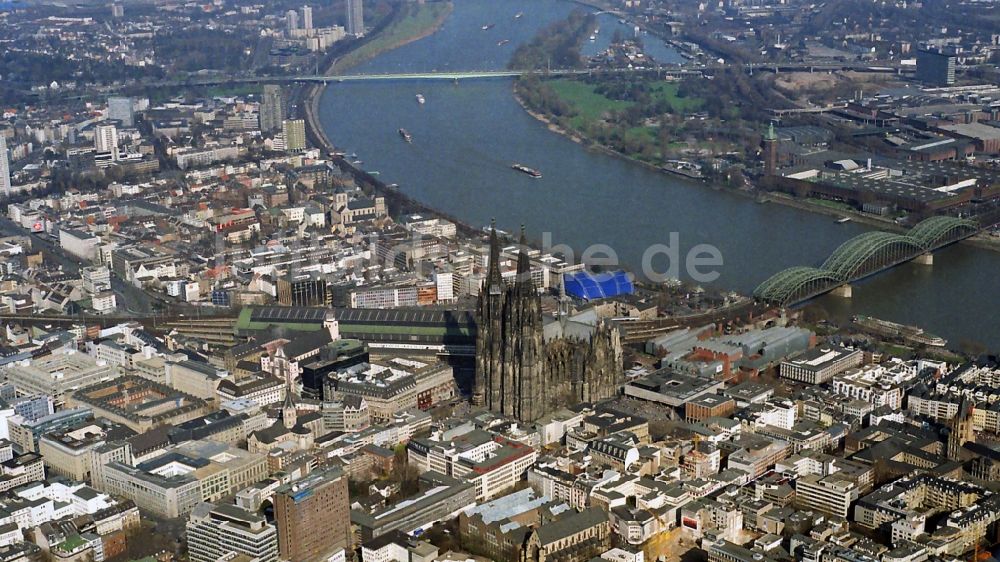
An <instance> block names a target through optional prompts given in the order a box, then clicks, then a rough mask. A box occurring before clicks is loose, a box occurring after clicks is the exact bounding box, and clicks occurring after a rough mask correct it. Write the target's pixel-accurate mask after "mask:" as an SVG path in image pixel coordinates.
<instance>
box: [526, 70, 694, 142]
mask: <svg viewBox="0 0 1000 562" xmlns="http://www.w3.org/2000/svg"><path fill="white" fill-rule="evenodd" d="M546 84H547V85H548V86H549V87H550V88H552V90H553V91H554V92H555V93H556V94H557V95H558V96H559V97H560V98H561V99H562V100H563V101H565V102H566V103H568V104H569V105H571V106H572V107H573V108H574V109H575V110H576V113H577V114H576V115H575V116H574V117H573V118H572V119H571V123H572V125H573V126H574V127H576V128H581V127H583V126H584V125H586V124H588V123H593V122H595V121H600V120H601V119H604V118H605V117H607V116H608V114H609V113H610V112H613V111H621V110H623V109H627V108H629V107H631V106H633V105H635V102H632V101H621V100H613V99H608V98H606V97H604V96H603V95H601V94H599V93H597V91H596V90H597V87H596V86H595V85H593V84H588V83H586V82H583V81H580V80H573V79H570V78H560V79H557V80H550V81H548V82H547V83H546ZM677 89H678V87H677V84H669V83H662V84H659V85H657V86H655V87H654V88H651V90H650V91H651V92H652V93H653V99H654V100H657V101H658V100H660V99H665V100H666V101H667V102H669V103H670V107H671V108H673V110H674V112H676V113H689V112H692V111H696V110H697V109H699V108H700V107H701V105H702V100H700V99H698V98H682V97H678V96H677ZM628 134H630V135H632V134H639V135H646V134H651V135H652V136H654V137H655V136H656V130H655V129H652V128H650V127H636V128H633V129H630V130H629V132H628Z"/></svg>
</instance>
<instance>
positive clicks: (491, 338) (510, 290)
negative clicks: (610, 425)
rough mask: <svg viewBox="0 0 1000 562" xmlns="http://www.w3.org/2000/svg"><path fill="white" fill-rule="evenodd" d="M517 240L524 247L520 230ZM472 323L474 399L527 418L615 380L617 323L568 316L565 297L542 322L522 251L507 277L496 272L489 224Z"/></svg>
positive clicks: (614, 386) (607, 394)
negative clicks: (474, 326) (485, 258)
mask: <svg viewBox="0 0 1000 562" xmlns="http://www.w3.org/2000/svg"><path fill="white" fill-rule="evenodd" d="M521 247H522V248H526V247H527V244H526V241H525V239H524V234H523V232H522V234H521ZM476 322H477V326H478V336H477V339H476V379H475V388H474V390H473V402H474V403H475V404H476V405H480V406H486V407H487V408H488V409H489V410H491V411H493V412H496V413H498V414H502V415H504V416H507V417H511V418H516V419H518V420H521V421H535V420H538V419H539V418H541V417H543V416H545V415H546V414H549V413H551V412H554V411H556V410H558V409H560V408H563V407H566V406H572V405H575V404H578V403H580V402H596V401H600V400H605V399H608V398H612V397H613V396H615V395H616V394H617V393H618V390H619V388H620V387H621V385H622V383H623V378H624V374H623V366H622V346H621V339H620V336H619V333H618V329H617V328H616V327H614V326H612V325H611V323H610V322H607V321H604V320H601V319H596V318H594V319H588V320H579V319H577V318H575V317H572V316H570V314H569V313H568V310H567V309H566V308H565V298H564V299H563V302H562V303H561V304H560V311H559V314H558V315H557V317H556V318H550V319H547V321H546V319H545V318H543V316H542V305H541V297H540V295H539V294H538V291H537V290H536V288H535V283H534V281H533V280H532V278H531V271H530V263H529V259H528V254H527V252H523V251H522V252H520V253H519V254H518V258H517V275H516V276H515V277H514V281H513V282H512V283H509V282H507V281H505V280H504V279H503V277H502V276H501V274H500V244H499V241H498V239H497V233H496V229H495V228H494V229H492V230H491V232H490V256H489V271H488V273H487V276H486V280H485V281H484V282H483V286H482V287H481V288H480V291H479V302H478V308H477V311H476Z"/></svg>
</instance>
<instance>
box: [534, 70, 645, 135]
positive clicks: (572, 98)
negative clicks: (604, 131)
mask: <svg viewBox="0 0 1000 562" xmlns="http://www.w3.org/2000/svg"><path fill="white" fill-rule="evenodd" d="M548 86H549V87H550V88H552V90H553V91H554V92H555V93H556V94H557V95H558V96H559V97H560V98H561V99H562V100H563V101H565V102H566V103H568V104H569V105H571V106H572V107H573V109H575V110H576V112H577V114H576V116H574V117H573V119H572V120H571V122H572V124H573V126H574V127H577V128H580V127H582V126H583V125H584V124H586V123H592V122H594V121H599V120H601V119H603V118H604V117H605V116H606V114H607V113H608V112H610V111H620V110H622V109H626V108H628V107H630V106H632V105H633V103H634V102H630V101H619V100H610V99H608V98H606V97H604V96H602V95H601V94H598V93H597V92H595V91H594V86H593V85H592V84H587V83H585V82H581V81H579V80H570V79H559V80H552V81H550V82H548Z"/></svg>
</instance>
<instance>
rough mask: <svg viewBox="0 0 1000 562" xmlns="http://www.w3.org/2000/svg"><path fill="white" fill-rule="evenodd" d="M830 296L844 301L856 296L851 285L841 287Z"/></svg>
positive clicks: (845, 284) (846, 284) (831, 292)
mask: <svg viewBox="0 0 1000 562" xmlns="http://www.w3.org/2000/svg"><path fill="white" fill-rule="evenodd" d="M830 294H831V295H833V296H835V297H840V298H842V299H849V298H851V297H853V296H854V289H853V288H851V284H850V283H844V284H843V285H839V286H838V287H837V288H836V289H834V290H832V291H830Z"/></svg>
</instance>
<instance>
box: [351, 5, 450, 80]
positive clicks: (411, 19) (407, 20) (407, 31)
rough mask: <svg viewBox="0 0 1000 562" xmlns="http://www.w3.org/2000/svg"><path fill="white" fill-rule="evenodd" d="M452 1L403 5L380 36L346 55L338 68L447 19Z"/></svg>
mask: <svg viewBox="0 0 1000 562" xmlns="http://www.w3.org/2000/svg"><path fill="white" fill-rule="evenodd" d="M451 9H452V4H451V2H433V3H428V4H408V5H406V6H404V7H403V8H402V10H403V13H402V14H400V16H399V17H398V18H397V19H396V21H394V22H392V23H390V24H389V25H388V27H386V28H385V29H383V30H382V32H381V33H379V34H378V36H377V37H375V38H374V39H372V40H371V41H368V42H367V43H365V44H364V45H362V46H361V47H359V48H357V49H355V50H353V51H351V52H350V53H348V54H346V55H344V56H343V57H341V58H340V60H338V61H337V64H336V67H335V71H338V72H340V71H344V70H347V69H348V68H350V67H352V66H355V65H358V64H361V63H362V62H365V61H366V60H369V59H372V58H374V57H376V56H378V55H380V54H382V53H384V52H386V51H391V50H392V49H395V48H396V47H399V46H401V45H403V44H405V43H408V42H410V41H412V40H414V39H417V38H419V37H420V36H421V35H424V34H426V33H428V32H430V31H431V30H433V29H434V28H435V27H437V26H438V25H440V24H441V22H442V21H444V18H446V17H448V14H449V13H451Z"/></svg>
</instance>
